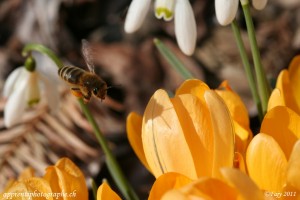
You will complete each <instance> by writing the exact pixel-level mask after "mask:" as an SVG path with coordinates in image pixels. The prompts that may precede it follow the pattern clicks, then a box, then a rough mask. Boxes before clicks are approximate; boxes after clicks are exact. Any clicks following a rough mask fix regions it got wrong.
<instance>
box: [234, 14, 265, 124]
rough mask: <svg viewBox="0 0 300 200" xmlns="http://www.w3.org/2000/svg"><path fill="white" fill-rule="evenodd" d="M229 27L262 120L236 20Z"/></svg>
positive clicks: (254, 84) (259, 103)
mask: <svg viewBox="0 0 300 200" xmlns="http://www.w3.org/2000/svg"><path fill="white" fill-rule="evenodd" d="M231 28H232V31H233V33H234V37H235V40H236V43H237V46H238V49H239V51H240V55H241V59H242V62H243V66H244V69H245V72H246V76H247V80H248V84H249V87H250V90H251V94H252V97H253V99H254V102H255V105H256V108H257V111H258V116H259V118H260V120H262V119H263V113H262V107H261V100H260V98H259V94H258V91H257V87H256V83H255V79H254V76H253V72H252V70H251V66H250V62H249V60H248V57H247V53H246V49H245V46H244V43H243V40H242V37H241V32H240V29H239V26H238V24H237V22H236V20H233V22H232V23H231Z"/></svg>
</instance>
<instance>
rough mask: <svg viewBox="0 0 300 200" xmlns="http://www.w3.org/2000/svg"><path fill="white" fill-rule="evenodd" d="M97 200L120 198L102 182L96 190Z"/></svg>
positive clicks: (118, 199) (119, 199)
mask: <svg viewBox="0 0 300 200" xmlns="http://www.w3.org/2000/svg"><path fill="white" fill-rule="evenodd" d="M97 200H121V198H120V197H119V196H118V195H117V194H116V193H115V192H114V191H113V190H112V189H111V188H110V187H109V185H108V184H107V183H106V182H105V181H104V182H103V183H102V184H101V185H100V186H99V188H98V190H97Z"/></svg>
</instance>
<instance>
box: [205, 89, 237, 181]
mask: <svg viewBox="0 0 300 200" xmlns="http://www.w3.org/2000/svg"><path fill="white" fill-rule="evenodd" d="M204 98H205V101H206V103H207V107H208V109H209V111H210V118H211V121H212V125H213V132H214V153H213V155H212V158H213V160H214V161H213V167H212V170H213V171H212V176H213V177H221V174H220V171H219V169H220V168H221V167H232V166H233V160H234V130H233V125H232V121H231V117H230V114H229V111H228V109H227V107H226V105H225V103H224V102H223V100H222V99H221V97H220V96H219V95H217V93H215V92H214V91H212V90H207V91H206V92H205V93H204Z"/></svg>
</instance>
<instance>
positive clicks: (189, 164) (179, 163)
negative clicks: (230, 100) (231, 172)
mask: <svg viewBox="0 0 300 200" xmlns="http://www.w3.org/2000/svg"><path fill="white" fill-rule="evenodd" d="M127 133H128V138H129V141H130V143H131V145H132V147H133V149H134V151H135V152H136V154H137V156H138V157H139V159H140V160H141V162H142V163H143V164H144V165H145V166H146V167H147V169H149V171H151V172H152V173H153V175H154V176H155V177H156V178H157V177H159V176H160V175H162V174H164V173H167V172H177V173H181V174H184V175H186V176H187V177H189V178H191V179H197V178H198V177H201V176H212V177H220V176H221V175H220V172H219V168H220V167H224V166H228V167H231V166H233V159H234V130H233V125H232V120H231V117H230V114H229V111H228V109H227V107H226V105H225V103H224V101H223V100H222V99H221V98H220V96H219V95H217V93H216V92H215V91H213V90H210V89H209V87H208V86H207V85H206V84H205V83H204V82H202V81H199V80H187V81H185V82H184V83H183V84H182V85H181V86H180V87H179V88H178V90H177V91H176V94H175V96H174V97H173V98H170V97H169V96H168V94H167V93H166V91H164V90H161V89H160V90H157V91H156V92H155V93H154V95H153V96H152V97H151V99H150V101H149V103H148V105H147V107H146V110H145V112H144V115H143V117H142V116H139V115H138V114H136V113H130V114H129V116H128V118H127Z"/></svg>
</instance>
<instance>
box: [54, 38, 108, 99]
mask: <svg viewBox="0 0 300 200" xmlns="http://www.w3.org/2000/svg"><path fill="white" fill-rule="evenodd" d="M82 55H83V58H84V60H85V62H86V65H87V66H88V68H89V72H88V71H85V70H83V69H81V68H78V67H74V66H64V67H62V68H60V69H59V70H58V74H59V76H60V77H61V78H62V79H63V80H64V81H66V82H67V83H69V84H70V85H71V90H72V93H73V94H74V95H75V96H78V97H82V98H83V100H84V102H85V103H87V102H89V101H90V99H91V97H92V96H95V97H97V98H99V99H101V100H104V99H105V96H106V93H107V89H108V87H107V84H106V82H105V81H104V80H103V79H102V78H100V77H99V76H98V75H97V74H95V72H94V64H93V62H92V57H91V49H90V47H89V43H88V42H87V41H86V40H82Z"/></svg>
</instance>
